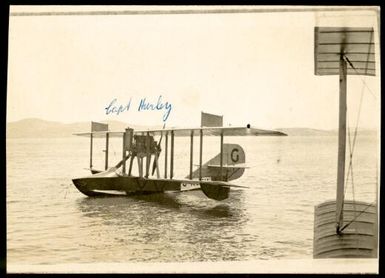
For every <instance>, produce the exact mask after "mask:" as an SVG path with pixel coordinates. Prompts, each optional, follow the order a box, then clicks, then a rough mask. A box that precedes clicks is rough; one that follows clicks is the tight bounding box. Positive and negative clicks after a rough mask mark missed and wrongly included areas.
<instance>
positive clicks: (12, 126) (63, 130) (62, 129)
mask: <svg viewBox="0 0 385 278" xmlns="http://www.w3.org/2000/svg"><path fill="white" fill-rule="evenodd" d="M101 122H102V123H108V125H109V130H110V131H122V130H124V129H125V128H126V127H128V126H130V127H131V128H134V129H146V128H149V127H147V126H139V125H130V124H127V123H124V122H119V121H101ZM151 128H162V127H159V126H154V127H151ZM87 131H91V122H78V123H71V124H64V123H60V122H53V121H45V120H41V119H36V118H31V119H24V120H20V121H16V122H10V123H7V137H8V138H25V137H26V138H46V137H68V136H72V135H73V134H74V133H77V132H87Z"/></svg>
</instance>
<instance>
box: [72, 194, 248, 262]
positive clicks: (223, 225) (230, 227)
mask: <svg viewBox="0 0 385 278" xmlns="http://www.w3.org/2000/svg"><path fill="white" fill-rule="evenodd" d="M77 206H78V209H79V211H80V212H81V215H82V217H85V218H89V219H91V221H93V222H94V223H98V225H103V226H104V228H105V229H108V231H109V238H110V240H109V244H110V248H112V247H111V245H115V244H116V245H121V244H122V242H125V243H128V244H129V245H130V246H129V247H127V248H128V249H130V252H139V251H140V250H141V251H140V252H141V254H140V257H138V258H135V257H133V258H130V260H134V261H143V259H144V258H146V260H148V259H149V260H151V261H165V259H166V261H174V260H178V261H203V260H215V256H216V255H215V254H217V253H218V250H219V249H223V250H226V252H224V254H223V256H222V258H221V259H230V258H234V257H240V256H239V254H238V253H239V250H240V249H239V248H244V247H245V246H244V243H242V242H241V241H238V242H237V240H235V239H236V237H237V233H238V234H239V233H241V231H242V225H244V224H245V223H246V222H247V217H245V215H244V214H243V213H242V209H241V206H242V202H241V194H238V192H234V194H233V195H232V198H231V199H230V200H229V202H228V203H221V204H219V203H218V202H216V201H212V200H207V198H206V197H204V195H203V194H202V193H200V192H197V191H194V192H183V193H164V194H151V195H143V196H127V197H121V196H119V197H101V198H88V197H85V198H81V199H79V200H78V201H77ZM100 228H101V227H99V229H100ZM113 238H115V239H116V240H111V239H113ZM100 240H105V239H103V238H100ZM164 246H168V248H164ZM157 247H159V248H160V249H159V250H158V249H157ZM197 247H199V248H197ZM131 248H133V250H131ZM136 249H138V250H136ZM155 249H156V252H162V253H166V254H167V255H164V256H163V257H159V258H150V257H147V256H153V255H154V252H155ZM171 250H173V252H174V253H173V252H171ZM236 254H237V255H236ZM217 259H218V258H217Z"/></svg>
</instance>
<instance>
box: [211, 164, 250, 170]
mask: <svg viewBox="0 0 385 278" xmlns="http://www.w3.org/2000/svg"><path fill="white" fill-rule="evenodd" d="M207 167H209V168H221V165H219V164H209V165H207ZM222 168H229V169H236V168H243V169H248V168H250V167H249V166H246V164H245V163H242V164H229V165H226V164H224V165H223V166H222Z"/></svg>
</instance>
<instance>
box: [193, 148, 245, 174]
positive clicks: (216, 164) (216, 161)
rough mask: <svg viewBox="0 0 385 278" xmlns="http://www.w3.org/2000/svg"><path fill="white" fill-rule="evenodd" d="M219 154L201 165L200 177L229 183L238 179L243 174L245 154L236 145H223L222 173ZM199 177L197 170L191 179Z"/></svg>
mask: <svg viewBox="0 0 385 278" xmlns="http://www.w3.org/2000/svg"><path fill="white" fill-rule="evenodd" d="M220 159H221V158H220V153H219V154H217V155H216V156H215V157H213V158H212V159H210V160H209V161H207V162H206V163H205V164H203V165H202V177H210V178H211V180H214V181H215V180H217V181H219V180H220V181H231V180H235V179H238V178H240V177H241V176H242V175H243V173H244V172H245V168H246V167H245V166H244V163H245V161H246V158H245V152H244V151H243V148H242V147H241V146H240V145H238V144H223V165H222V173H221V167H220ZM198 177H199V168H198V169H197V170H195V171H194V172H193V178H198Z"/></svg>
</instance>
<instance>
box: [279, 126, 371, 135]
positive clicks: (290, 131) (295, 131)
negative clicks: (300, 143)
mask: <svg viewBox="0 0 385 278" xmlns="http://www.w3.org/2000/svg"><path fill="white" fill-rule="evenodd" d="M277 130H278V131H281V132H283V133H286V134H287V135H288V136H337V135H338V130H336V129H334V130H322V129H312V128H278V129H277ZM350 133H351V134H353V133H354V129H353V128H352V129H351V131H350ZM358 134H359V135H360V136H376V135H377V131H376V130H375V129H358Z"/></svg>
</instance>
